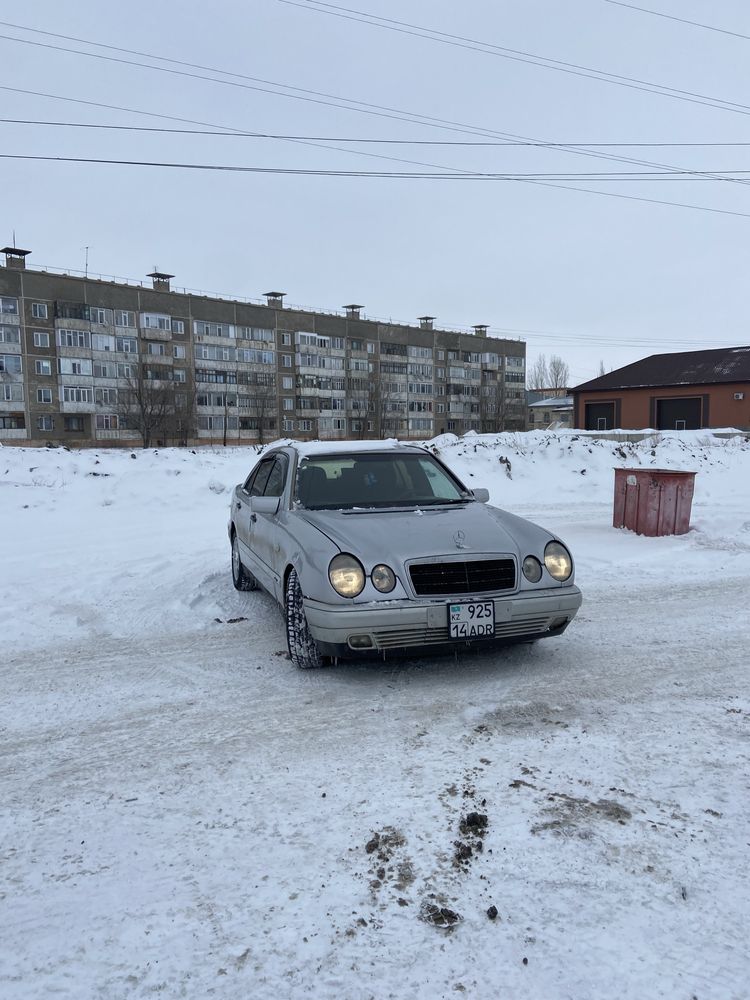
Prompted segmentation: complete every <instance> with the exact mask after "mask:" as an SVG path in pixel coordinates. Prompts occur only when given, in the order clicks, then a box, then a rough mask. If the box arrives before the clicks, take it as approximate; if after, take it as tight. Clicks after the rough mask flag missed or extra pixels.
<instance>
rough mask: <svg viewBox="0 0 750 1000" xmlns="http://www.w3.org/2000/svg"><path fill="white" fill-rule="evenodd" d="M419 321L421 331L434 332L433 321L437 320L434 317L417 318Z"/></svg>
mask: <svg viewBox="0 0 750 1000" xmlns="http://www.w3.org/2000/svg"><path fill="white" fill-rule="evenodd" d="M417 319H418V320H419V328H420V330H432V329H433V326H432V321H433V320H434V319H435V317H434V316H417Z"/></svg>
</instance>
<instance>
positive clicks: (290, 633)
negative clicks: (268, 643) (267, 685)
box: [285, 569, 323, 670]
mask: <svg viewBox="0 0 750 1000" xmlns="http://www.w3.org/2000/svg"><path fill="white" fill-rule="evenodd" d="M285 611H286V641H287V646H288V648H289V657H290V659H291V661H292V663H293V664H294V665H295V666H297V667H299V668H300V669H301V670H310V669H311V668H313V667H320V666H322V665H323V657H322V655H321V652H320V650H319V649H318V646H317V643H316V642H315V640H314V639H313V637H312V636H311V635H310V629H309V628H308V625H307V618H305V607H304V604H303V601H302V588H301V587H300V585H299V578H298V576H297V571H296V570H294V569H293V570H292V571H291V572H290V574H289V579H288V580H287V583H286V602H285Z"/></svg>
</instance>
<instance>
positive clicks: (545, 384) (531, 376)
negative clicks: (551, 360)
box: [526, 354, 550, 389]
mask: <svg viewBox="0 0 750 1000" xmlns="http://www.w3.org/2000/svg"><path fill="white" fill-rule="evenodd" d="M526 382H527V385H528V387H529V389H548V388H549V385H550V373H549V368H548V366H547V358H546V357H545V356H544V354H540V355H539V357H538V358H537V359H536V361H535V362H534V364H533V365H532V366H531V368H529V370H528V372H527V374H526Z"/></svg>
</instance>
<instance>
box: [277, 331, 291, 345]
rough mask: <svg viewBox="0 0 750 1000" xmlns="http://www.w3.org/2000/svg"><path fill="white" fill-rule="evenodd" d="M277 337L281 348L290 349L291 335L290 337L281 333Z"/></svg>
mask: <svg viewBox="0 0 750 1000" xmlns="http://www.w3.org/2000/svg"><path fill="white" fill-rule="evenodd" d="M279 337H280V338H281V346H282V347H291V344H292V335H291V333H281V334H279Z"/></svg>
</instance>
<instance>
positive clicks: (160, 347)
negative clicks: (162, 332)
mask: <svg viewBox="0 0 750 1000" xmlns="http://www.w3.org/2000/svg"><path fill="white" fill-rule="evenodd" d="M146 350H147V353H148V354H155V355H157V356H158V357H164V355H165V354H166V353H167V349H166V347H165V346H164V344H162V343H160V342H158V341H153V340H151V341H149V342H148V344H147V345H146Z"/></svg>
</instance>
